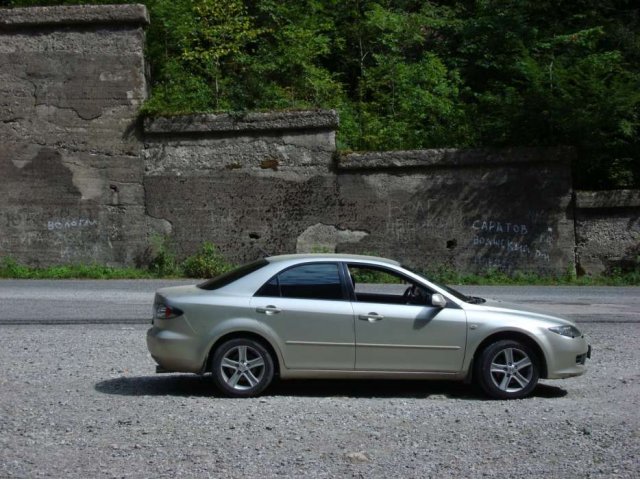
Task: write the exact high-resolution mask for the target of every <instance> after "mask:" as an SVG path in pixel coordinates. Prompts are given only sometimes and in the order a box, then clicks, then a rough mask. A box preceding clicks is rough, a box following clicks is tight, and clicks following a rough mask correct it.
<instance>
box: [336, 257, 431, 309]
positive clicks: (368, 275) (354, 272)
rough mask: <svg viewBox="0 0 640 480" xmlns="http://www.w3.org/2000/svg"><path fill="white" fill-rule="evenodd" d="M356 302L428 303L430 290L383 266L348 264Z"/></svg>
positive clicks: (429, 301) (429, 302)
mask: <svg viewBox="0 0 640 480" xmlns="http://www.w3.org/2000/svg"><path fill="white" fill-rule="evenodd" d="M348 268H349V275H350V277H351V283H352V284H353V290H354V293H355V297H356V299H355V300H356V302H369V303H393V304H399V305H430V304H431V295H432V294H433V293H434V292H433V291H432V290H430V289H428V288H426V287H425V286H423V285H420V284H417V283H416V282H413V281H412V280H411V279H409V278H408V277H405V276H404V275H401V274H399V273H397V272H394V271H393V270H389V269H387V268H384V267H377V266H370V265H357V264H350V265H348Z"/></svg>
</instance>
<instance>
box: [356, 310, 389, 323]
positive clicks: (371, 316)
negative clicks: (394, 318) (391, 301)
mask: <svg viewBox="0 0 640 480" xmlns="http://www.w3.org/2000/svg"><path fill="white" fill-rule="evenodd" d="M358 318H359V319H360V320H367V321H369V322H372V323H373V322H379V321H380V320H382V319H383V318H384V315H378V314H377V313H376V312H369V313H367V314H366V315H358Z"/></svg>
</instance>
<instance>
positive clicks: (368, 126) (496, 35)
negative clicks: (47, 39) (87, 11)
mask: <svg viewBox="0 0 640 480" xmlns="http://www.w3.org/2000/svg"><path fill="white" fill-rule="evenodd" d="M5 1H6V0H5ZM10 3H11V4H12V5H14V6H24V5H35V4H54V3H87V2H85V1H78V0H70V1H65V2H60V1H53V0H52V1H46V0H45V1H39V0H10ZM91 3H114V0H104V1H98V2H95V1H94V2H91ZM144 3H146V5H147V7H148V8H149V10H150V12H151V18H152V24H151V26H150V27H149V29H148V59H149V61H150V64H151V70H152V85H153V89H152V95H151V98H150V100H149V101H148V102H147V104H146V106H145V113H146V114H158V113H164V114H171V113H184V112H196V111H233V112H242V111H245V110H264V109H299V108H309V107H323V108H336V109H338V110H339V112H340V118H341V128H340V134H339V142H340V147H342V148H348V149H357V150H363V149H409V148H427V147H442V146H453V147H455V146H457V147H472V146H509V145H558V144H564V145H574V146H576V147H577V148H578V160H577V161H576V164H575V166H574V176H575V178H576V183H577V186H578V187H581V188H611V187H630V186H635V187H638V186H640V138H639V137H640V135H639V133H640V131H639V130H640V128H639V122H640V5H639V4H638V2H637V0H572V1H563V0H465V1H447V0H437V1H436V0H434V1H431V2H427V1H418V0H377V1H374V0H246V1H242V0H147V1H146V2H144Z"/></svg>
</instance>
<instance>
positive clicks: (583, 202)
mask: <svg viewBox="0 0 640 480" xmlns="http://www.w3.org/2000/svg"><path fill="white" fill-rule="evenodd" d="M576 257H577V266H578V271H579V272H580V273H583V272H584V273H590V274H599V273H605V272H611V271H612V270H614V269H619V270H621V271H631V270H635V271H638V269H640V190H615V191H608V192H577V193H576Z"/></svg>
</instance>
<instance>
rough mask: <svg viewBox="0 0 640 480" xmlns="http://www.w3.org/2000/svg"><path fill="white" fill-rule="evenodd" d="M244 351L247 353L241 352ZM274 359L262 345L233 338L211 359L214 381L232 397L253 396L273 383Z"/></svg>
mask: <svg viewBox="0 0 640 480" xmlns="http://www.w3.org/2000/svg"><path fill="white" fill-rule="evenodd" d="M242 352H244V354H243V353H242ZM273 372H274V368H273V358H271V354H270V353H269V351H268V350H267V349H266V348H265V347H264V346H263V345H262V344H261V343H260V342H257V341H255V340H253V339H250V338H234V339H233V340H229V341H227V342H224V343H223V344H222V345H220V346H219V347H218V348H217V349H216V351H215V352H214V354H213V358H212V360H211V374H212V376H213V382H214V384H215V385H216V387H217V388H218V390H220V391H221V392H222V393H223V394H224V395H226V396H229V397H253V396H256V395H258V394H260V393H261V392H262V391H263V390H264V389H265V388H267V387H268V386H269V384H270V383H271V381H272V380H273Z"/></svg>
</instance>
